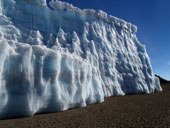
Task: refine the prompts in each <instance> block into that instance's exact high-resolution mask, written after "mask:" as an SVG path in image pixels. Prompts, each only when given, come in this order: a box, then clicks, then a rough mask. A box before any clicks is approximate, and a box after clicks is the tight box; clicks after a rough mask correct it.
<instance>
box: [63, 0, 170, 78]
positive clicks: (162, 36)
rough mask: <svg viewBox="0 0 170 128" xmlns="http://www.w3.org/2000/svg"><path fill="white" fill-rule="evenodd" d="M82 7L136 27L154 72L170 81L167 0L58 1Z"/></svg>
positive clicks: (168, 4)
mask: <svg viewBox="0 0 170 128" xmlns="http://www.w3.org/2000/svg"><path fill="white" fill-rule="evenodd" d="M62 1H66V2H69V3H72V4H73V5H75V6H77V7H79V8H81V9H84V8H90V9H95V10H98V9H101V10H104V11H105V12H107V13H108V14H110V15H113V16H116V17H119V18H121V19H124V20H126V21H128V22H131V23H133V24H135V25H137V26H138V32H137V36H138V39H139V40H140V42H141V43H143V44H145V45H146V49H147V52H148V54H149V57H150V59H151V63H152V66H153V70H154V73H155V74H158V75H160V76H162V77H163V78H165V79H168V80H170V0H62Z"/></svg>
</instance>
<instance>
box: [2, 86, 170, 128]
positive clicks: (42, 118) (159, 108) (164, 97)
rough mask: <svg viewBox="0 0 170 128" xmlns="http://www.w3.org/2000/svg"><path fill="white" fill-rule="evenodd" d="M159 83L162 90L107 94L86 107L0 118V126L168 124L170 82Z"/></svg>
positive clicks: (55, 127) (69, 127)
mask: <svg viewBox="0 0 170 128" xmlns="http://www.w3.org/2000/svg"><path fill="white" fill-rule="evenodd" d="M162 87H163V89H164V91H163V92H161V93H154V94H150V95H128V96H122V97H110V98H106V99H105V102H104V103H102V104H95V105H88V106H87V107H85V108H78V109H72V110H68V111H65V112H59V113H54V114H42V115H36V116H33V117H26V118H19V119H11V120H0V128H114V127H115V128H119V127H122V128H124V127H135V128H139V127H157V128H164V127H165V128H166V127H169V128H170V84H163V85H162Z"/></svg>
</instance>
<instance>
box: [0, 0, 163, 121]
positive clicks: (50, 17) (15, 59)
mask: <svg viewBox="0 0 170 128" xmlns="http://www.w3.org/2000/svg"><path fill="white" fill-rule="evenodd" d="M136 32H137V27H136V26H135V25H132V24H131V23H128V22H126V21H124V20H121V19H119V18H116V17H113V16H111V15H108V14H106V13H105V12H103V11H101V10H97V11H96V10H93V9H83V10H81V9H79V8H78V7H74V6H73V5H72V4H69V3H66V2H61V1H58V0H47V1H45V0H1V1H0V119H4V118H14V117H23V116H32V115H34V114H38V113H51V112H60V111H64V110H68V109H70V108H77V107H85V106H86V105H87V104H95V103H102V102H103V101H104V98H105V97H110V96H120V95H126V94H149V93H153V92H159V91H162V88H161V86H160V82H159V79H158V78H157V77H155V76H154V74H153V71H152V66H151V63H150V59H149V56H148V54H147V52H146V48H145V46H144V45H143V44H141V43H140V42H139V41H138V39H137V37H136V34H135V33H136ZM113 107H114V106H113Z"/></svg>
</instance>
